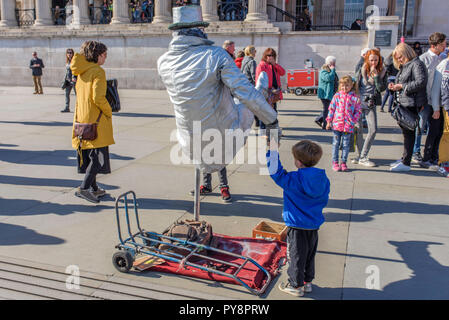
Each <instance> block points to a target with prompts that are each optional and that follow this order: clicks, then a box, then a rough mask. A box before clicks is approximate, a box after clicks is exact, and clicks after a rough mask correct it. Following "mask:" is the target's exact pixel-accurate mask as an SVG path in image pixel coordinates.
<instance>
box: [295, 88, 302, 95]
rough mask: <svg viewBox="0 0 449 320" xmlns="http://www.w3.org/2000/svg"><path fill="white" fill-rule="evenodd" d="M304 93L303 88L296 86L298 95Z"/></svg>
mask: <svg viewBox="0 0 449 320" xmlns="http://www.w3.org/2000/svg"><path fill="white" fill-rule="evenodd" d="M303 93H304V90H303V89H302V88H296V89H295V94H296V95H297V96H301V95H302V94H303Z"/></svg>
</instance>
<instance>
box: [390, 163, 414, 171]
mask: <svg viewBox="0 0 449 320" xmlns="http://www.w3.org/2000/svg"><path fill="white" fill-rule="evenodd" d="M411 169H412V168H410V166H406V165H405V164H403V163H402V162H399V163H398V164H397V165H396V166H394V167H391V168H390V171H395V172H407V171H410V170H411Z"/></svg>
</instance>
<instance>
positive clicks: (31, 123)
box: [0, 121, 73, 127]
mask: <svg viewBox="0 0 449 320" xmlns="http://www.w3.org/2000/svg"><path fill="white" fill-rule="evenodd" d="M0 123H12V124H23V125H26V126H44V127H71V126H72V125H73V123H72V122H61V121H48V122H44V121H0Z"/></svg>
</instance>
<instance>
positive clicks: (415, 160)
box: [412, 152, 423, 163]
mask: <svg viewBox="0 0 449 320" xmlns="http://www.w3.org/2000/svg"><path fill="white" fill-rule="evenodd" d="M422 160H423V159H422V156H421V153H419V152H416V153H414V154H413V155H412V163H420V162H422Z"/></svg>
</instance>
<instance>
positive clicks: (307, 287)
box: [304, 282, 312, 293]
mask: <svg viewBox="0 0 449 320" xmlns="http://www.w3.org/2000/svg"><path fill="white" fill-rule="evenodd" d="M304 292H305V293H311V292H312V282H304Z"/></svg>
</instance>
